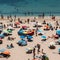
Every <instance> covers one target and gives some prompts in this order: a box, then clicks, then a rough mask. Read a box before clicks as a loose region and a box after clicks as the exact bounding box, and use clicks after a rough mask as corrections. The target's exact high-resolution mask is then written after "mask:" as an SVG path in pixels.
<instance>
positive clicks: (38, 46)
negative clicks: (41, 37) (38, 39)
mask: <svg viewBox="0 0 60 60" xmlns="http://www.w3.org/2000/svg"><path fill="white" fill-rule="evenodd" d="M37 48H38V49H37V53H38V54H39V52H40V44H37Z"/></svg>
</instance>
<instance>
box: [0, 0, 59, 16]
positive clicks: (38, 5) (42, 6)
mask: <svg viewBox="0 0 60 60" xmlns="http://www.w3.org/2000/svg"><path fill="white" fill-rule="evenodd" d="M42 12H44V13H45V15H50V13H51V14H54V15H60V0H0V14H6V15H9V14H12V15H21V16H23V15H39V14H42Z"/></svg>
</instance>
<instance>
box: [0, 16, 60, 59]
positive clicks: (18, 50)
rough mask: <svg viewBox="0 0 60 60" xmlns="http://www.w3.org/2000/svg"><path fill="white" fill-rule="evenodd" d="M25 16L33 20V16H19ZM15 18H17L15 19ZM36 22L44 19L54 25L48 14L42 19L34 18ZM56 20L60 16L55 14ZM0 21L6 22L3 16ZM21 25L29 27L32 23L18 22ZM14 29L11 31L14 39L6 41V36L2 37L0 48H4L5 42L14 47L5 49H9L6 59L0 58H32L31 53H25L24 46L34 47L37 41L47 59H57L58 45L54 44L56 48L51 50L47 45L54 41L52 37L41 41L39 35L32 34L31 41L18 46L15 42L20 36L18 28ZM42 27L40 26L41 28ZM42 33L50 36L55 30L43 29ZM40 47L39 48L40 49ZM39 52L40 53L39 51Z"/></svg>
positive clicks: (58, 57)
mask: <svg viewBox="0 0 60 60" xmlns="http://www.w3.org/2000/svg"><path fill="white" fill-rule="evenodd" d="M27 18H29V19H30V20H33V17H20V19H21V20H23V22H24V20H26V19H27ZM16 20H17V19H16ZM36 20H37V21H38V22H40V23H42V21H43V20H46V21H47V22H51V23H52V24H53V25H54V26H55V21H53V20H52V19H51V17H50V16H46V17H45V18H44V19H42V18H38V17H37V19H36ZM56 20H58V21H60V16H56ZM0 21H1V22H3V23H5V24H7V21H8V20H6V18H4V20H2V19H0ZM23 25H26V26H29V27H30V28H33V27H32V26H33V23H31V22H30V23H29V24H27V23H24V24H20V26H23ZM14 29H15V30H14V31H13V32H12V33H13V35H12V36H14V37H16V39H15V40H14V41H8V40H7V37H5V38H4V39H3V44H1V45H0V48H6V45H7V44H11V43H13V45H14V48H12V49H7V48H6V49H7V50H9V51H10V53H11V54H10V55H11V56H10V57H9V58H8V59H6V58H0V60H28V58H30V60H32V58H33V55H32V54H26V48H27V47H34V46H35V45H36V44H37V43H39V44H40V45H41V49H44V52H45V53H46V55H47V56H48V57H49V60H59V59H60V55H59V54H58V48H59V47H60V46H59V45H56V49H54V50H51V49H49V48H48V46H49V43H50V42H51V41H55V40H54V39H51V38H50V39H48V40H47V41H45V42H42V41H41V37H40V36H37V37H36V36H35V35H34V36H33V42H28V45H27V46H23V47H21V46H18V45H17V44H16V43H17V42H18V41H19V40H20V37H19V36H18V34H17V32H18V31H19V29H20V28H14ZM41 29H42V28H41ZM44 33H45V34H44V35H46V36H51V35H52V34H55V30H54V31H51V30H50V31H47V32H46V31H44ZM41 49H40V50H41ZM39 54H41V53H39Z"/></svg>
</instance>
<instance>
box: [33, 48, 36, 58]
mask: <svg viewBox="0 0 60 60" xmlns="http://www.w3.org/2000/svg"><path fill="white" fill-rule="evenodd" d="M35 55H36V54H35V48H33V59H35Z"/></svg>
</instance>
